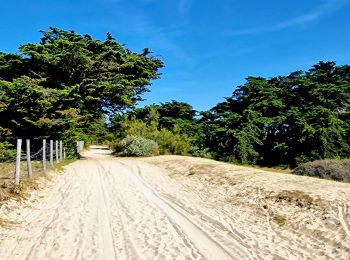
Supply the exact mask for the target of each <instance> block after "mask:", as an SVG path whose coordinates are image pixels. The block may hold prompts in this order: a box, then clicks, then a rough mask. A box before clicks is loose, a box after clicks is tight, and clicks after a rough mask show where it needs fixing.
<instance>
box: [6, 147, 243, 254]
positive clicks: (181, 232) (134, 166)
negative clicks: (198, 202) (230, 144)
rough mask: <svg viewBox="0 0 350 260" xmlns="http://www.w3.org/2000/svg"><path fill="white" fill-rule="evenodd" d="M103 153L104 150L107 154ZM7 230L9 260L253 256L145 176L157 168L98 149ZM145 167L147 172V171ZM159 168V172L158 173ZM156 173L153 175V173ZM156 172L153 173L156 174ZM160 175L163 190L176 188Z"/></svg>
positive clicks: (14, 214) (14, 216)
mask: <svg viewBox="0 0 350 260" xmlns="http://www.w3.org/2000/svg"><path fill="white" fill-rule="evenodd" d="M102 152H103V151H102ZM85 156H86V159H84V160H80V161H77V162H75V163H73V164H71V165H70V166H68V167H67V169H66V172H65V173H64V174H62V175H60V176H59V177H57V178H55V180H54V182H53V183H52V184H51V185H50V186H49V187H47V188H45V189H43V190H40V191H39V192H38V193H37V194H36V195H35V197H37V199H33V200H32V201H31V202H28V203H27V204H26V205H25V206H23V207H21V208H19V209H17V210H12V211H11V212H10V213H9V214H8V215H7V219H8V220H10V221H13V222H15V223H16V224H15V225H13V226H10V228H6V229H2V230H1V231H0V257H1V259H154V258H158V259H174V258H180V259H185V258H191V259H203V258H210V259H231V258H235V257H237V258H241V257H242V256H247V255H249V252H246V250H244V249H242V248H241V246H239V245H238V244H237V246H236V247H237V248H236V249H235V248H234V247H232V243H231V242H230V241H229V240H228V239H226V238H225V234H226V233H227V232H228V231H227V230H221V229H220V228H221V227H214V226H213V225H208V224H204V223H202V222H206V217H205V216H201V215H200V214H198V213H196V214H194V213H193V212H189V211H187V210H186V209H185V208H182V207H181V205H178V204H176V203H174V202H173V200H176V199H175V198H173V197H170V196H165V195H166V194H162V191H161V190H157V187H152V186H151V185H150V184H149V183H147V182H146V181H145V179H144V178H143V177H142V176H143V175H148V178H153V177H157V175H162V173H159V172H157V171H159V170H158V169H157V168H155V167H153V168H152V167H150V166H149V165H143V164H144V163H141V162H136V161H132V160H128V159H117V158H112V157H110V156H108V155H103V154H101V150H91V151H89V152H87V153H86V154H85ZM143 166H145V169H143ZM155 170H156V171H155ZM151 172H152V173H151ZM150 173H151V174H150ZM171 182H172V180H171V179H170V178H169V179H167V178H160V179H159V180H158V181H157V183H158V187H167V189H169V190H174V189H175V192H176V186H175V188H173V187H171V184H172V183H171Z"/></svg>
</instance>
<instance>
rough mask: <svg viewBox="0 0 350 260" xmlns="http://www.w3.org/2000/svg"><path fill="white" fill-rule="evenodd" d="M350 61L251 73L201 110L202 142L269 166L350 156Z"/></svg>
mask: <svg viewBox="0 0 350 260" xmlns="http://www.w3.org/2000/svg"><path fill="white" fill-rule="evenodd" d="M349 115H350V66H347V65H345V66H336V65H335V63H334V62H320V63H318V64H316V65H315V66H313V68H311V69H310V70H309V71H307V72H302V71H298V72H294V73H292V74H290V75H289V76H283V77H282V76H280V77H275V78H271V79H265V78H261V77H248V78H247V83H246V84H244V85H242V86H238V87H237V89H236V90H235V91H234V93H233V95H232V96H231V97H229V98H226V101H225V102H222V103H219V104H218V105H216V106H215V107H214V108H212V109H211V110H210V111H207V112H203V113H202V118H201V123H202V127H203V128H204V130H202V132H204V133H205V134H204V135H203V146H204V147H207V148H208V149H209V151H210V152H211V153H212V154H213V155H214V157H215V158H217V159H222V160H227V161H235V162H239V163H251V164H256V163H258V164H262V165H267V166H276V165H291V166H295V165H296V164H298V163H301V162H306V161H312V160H316V159H321V158H346V157H349V156H350V146H349V141H350V123H349V122H350V120H349V119H350V117H349Z"/></svg>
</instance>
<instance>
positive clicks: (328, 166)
mask: <svg viewBox="0 0 350 260" xmlns="http://www.w3.org/2000/svg"><path fill="white" fill-rule="evenodd" d="M292 173H293V174H297V175H305V176H312V177H319V178H324V179H332V180H338V181H347V182H350V160H349V159H344V160H329V159H326V160H317V161H313V162H308V163H303V164H300V165H299V166H298V167H296V168H295V169H294V170H293V171H292Z"/></svg>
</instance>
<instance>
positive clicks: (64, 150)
mask: <svg viewBox="0 0 350 260" xmlns="http://www.w3.org/2000/svg"><path fill="white" fill-rule="evenodd" d="M66 156H67V154H66V147H63V159H66Z"/></svg>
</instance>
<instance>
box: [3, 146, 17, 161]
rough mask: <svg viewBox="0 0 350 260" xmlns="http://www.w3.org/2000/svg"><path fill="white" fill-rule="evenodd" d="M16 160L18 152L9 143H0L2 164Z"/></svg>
mask: <svg viewBox="0 0 350 260" xmlns="http://www.w3.org/2000/svg"><path fill="white" fill-rule="evenodd" d="M15 158H16V150H15V149H13V146H12V145H11V144H10V143H8V142H4V143H0V162H5V161H11V160H14V159H15Z"/></svg>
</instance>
